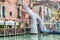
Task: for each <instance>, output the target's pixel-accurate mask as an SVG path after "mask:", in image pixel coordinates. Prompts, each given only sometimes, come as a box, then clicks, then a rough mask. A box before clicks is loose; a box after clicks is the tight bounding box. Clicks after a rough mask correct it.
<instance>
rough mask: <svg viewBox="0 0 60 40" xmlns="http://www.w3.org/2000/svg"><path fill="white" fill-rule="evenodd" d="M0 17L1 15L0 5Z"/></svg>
mask: <svg viewBox="0 0 60 40" xmlns="http://www.w3.org/2000/svg"><path fill="white" fill-rule="evenodd" d="M0 17H1V6H0Z"/></svg>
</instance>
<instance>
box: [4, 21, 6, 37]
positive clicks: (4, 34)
mask: <svg viewBox="0 0 60 40" xmlns="http://www.w3.org/2000/svg"><path fill="white" fill-rule="evenodd" d="M5 36H6V21H4V37H5Z"/></svg>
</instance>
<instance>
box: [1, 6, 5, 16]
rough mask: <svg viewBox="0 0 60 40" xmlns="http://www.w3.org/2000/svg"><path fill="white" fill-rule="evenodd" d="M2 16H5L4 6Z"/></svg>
mask: <svg viewBox="0 0 60 40" xmlns="http://www.w3.org/2000/svg"><path fill="white" fill-rule="evenodd" d="M2 16H3V17H5V7H4V6H2Z"/></svg>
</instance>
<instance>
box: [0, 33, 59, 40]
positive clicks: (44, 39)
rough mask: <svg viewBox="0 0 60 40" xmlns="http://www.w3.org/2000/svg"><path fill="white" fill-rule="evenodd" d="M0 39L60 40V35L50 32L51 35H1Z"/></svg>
mask: <svg viewBox="0 0 60 40" xmlns="http://www.w3.org/2000/svg"><path fill="white" fill-rule="evenodd" d="M0 40H60V35H57V34H49V35H43V34H38V35H30V34H26V35H20V36H12V37H0Z"/></svg>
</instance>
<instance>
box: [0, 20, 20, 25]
mask: <svg viewBox="0 0 60 40" xmlns="http://www.w3.org/2000/svg"><path fill="white" fill-rule="evenodd" d="M14 24H15V22H14V21H5V25H14ZM0 25H4V21H3V20H0ZM16 25H19V23H18V22H16Z"/></svg>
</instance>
